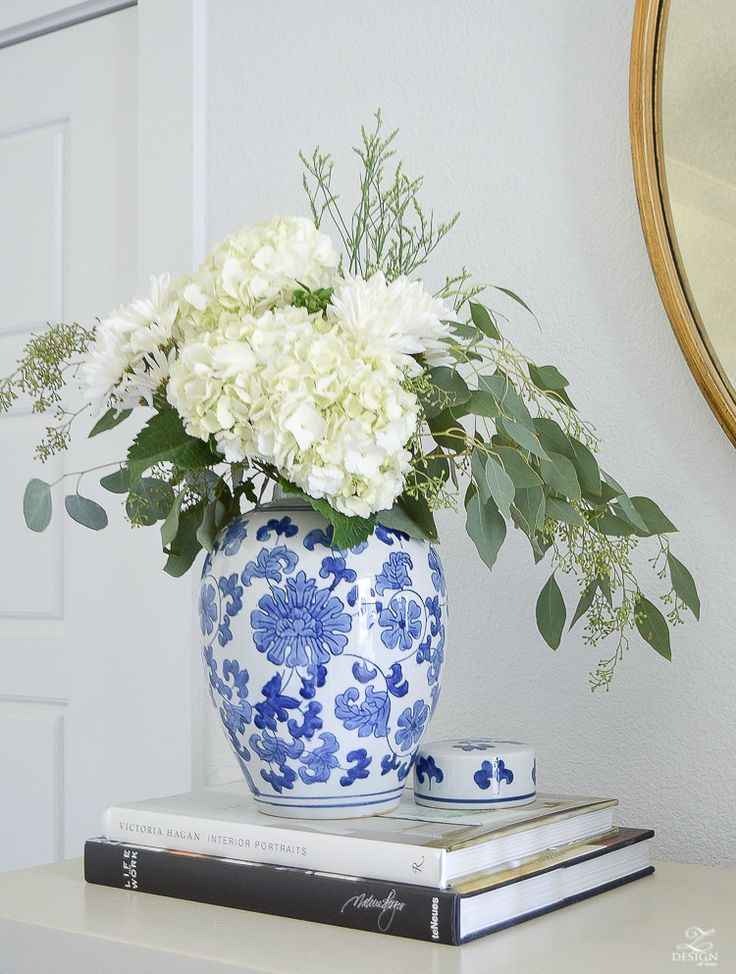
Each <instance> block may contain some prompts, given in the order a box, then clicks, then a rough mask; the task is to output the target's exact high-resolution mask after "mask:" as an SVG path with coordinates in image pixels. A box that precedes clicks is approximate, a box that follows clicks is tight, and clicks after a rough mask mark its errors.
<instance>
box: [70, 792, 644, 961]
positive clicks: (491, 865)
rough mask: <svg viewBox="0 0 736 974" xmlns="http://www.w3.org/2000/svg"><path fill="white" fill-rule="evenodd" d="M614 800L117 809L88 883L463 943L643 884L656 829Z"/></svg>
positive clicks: (188, 801)
mask: <svg viewBox="0 0 736 974" xmlns="http://www.w3.org/2000/svg"><path fill="white" fill-rule="evenodd" d="M615 805H616V801H615V800H612V799H608V800H606V799H596V798H570V797H563V796H559V795H542V794H540V795H539V796H538V797H537V799H536V800H535V801H534V802H533V803H532V804H530V805H525V806H522V807H519V808H511V809H504V808H494V809H492V810H489V811H456V812H446V811H444V810H434V809H431V808H422V807H420V806H419V805H416V804H415V803H414V801H413V798H412V796H411V793H407V794H406V795H405V796H404V797H403V798H402V800H401V803H400V804H399V806H398V808H397V809H396V811H394V812H392V813H390V814H387V815H380V816H375V817H372V818H362V819H349V820H335V821H325V822H321V821H306V820H301V819H277V818H268V817H267V816H265V815H263V814H262V813H261V812H259V811H258V810H257V809H256V808H255V806H254V804H253V802H252V800H251V799H250V797H249V796H247V795H246V793H245V786H244V784H242V783H240V782H238V783H236V784H232V785H228V786H224V787H220V788H209V789H202V790H200V791H194V792H190V793H188V794H185V795H175V796H173V797H171V798H162V799H157V800H151V801H144V802H138V803H135V804H129V805H121V806H115V807H113V808H110V809H109V810H108V811H107V813H106V816H105V823H104V837H102V838H97V839H91V840H90V841H88V842H87V843H86V846H85V857H84V863H85V878H86V880H87V882H89V883H97V884H100V885H103V886H113V887H117V888H121V889H127V890H131V891H137V892H143V893H154V894H158V895H161V896H173V897H178V898H179V899H185V900H196V901H200V902H203V903H212V904H216V905H219V906H226V907H234V908H237V909H241V910H252V911H254V912H258V913H271V914H276V915H279V916H285V917H294V918H296V919H300V920H312V921H316V922H318V923H330V924H335V925H338V926H342V927H352V928H354V929H357V930H370V931H375V932H378V933H385V934H391V935H395V936H399V937H411V938H414V939H416V940H428V941H434V942H438V943H445V944H461V943H464V942H465V941H468V940H472V939H474V938H476V937H480V936H483V935H485V934H488V933H492V932H494V931H495V930H499V929H501V928H503V927H507V926H510V925H512V924H515V923H520V922H521V921H523V920H528V919H530V918H531V917H534V916H538V915H539V914H541V913H547V912H549V911H551V910H555V909H558V908H560V907H562V906H567V905H568V904H570V903H574V902H576V901H577V900H580V899H584V898H586V897H589V896H593V895H594V894H596V893H601V892H603V891H605V890H609V889H611V888H613V887H615V886H620V885H621V884H623V883H627V882H630V881H631V880H634V879H639V878H640V877H643V876H647V875H649V874H650V873H651V872H653V871H654V870H653V867H652V866H651V865H650V864H649V844H650V843H649V840H650V839H651V838H652V836H653V834H654V833H653V832H651V831H647V830H643V829H616V828H614V827H613V808H614V806H615Z"/></svg>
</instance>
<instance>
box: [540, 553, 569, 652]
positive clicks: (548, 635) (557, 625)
mask: <svg viewBox="0 0 736 974" xmlns="http://www.w3.org/2000/svg"><path fill="white" fill-rule="evenodd" d="M536 614H537V627H538V629H539V631H540V633H541V634H542V637H543V638H544V641H545V642H546V643H547V645H548V646H549V647H550V649H557V648H558V646H559V645H560V640H561V639H562V631H563V629H564V628H565V619H566V612H565V600H564V599H563V598H562V592H561V591H560V586H559V585H558V584H557V581H556V580H555V573H554V572H552V574H551V575H550V577H549V579H548V580H547V582H546V584H545V586H544V588H543V589H542V591H541V592H540V593H539V598H538V599H537V610H536Z"/></svg>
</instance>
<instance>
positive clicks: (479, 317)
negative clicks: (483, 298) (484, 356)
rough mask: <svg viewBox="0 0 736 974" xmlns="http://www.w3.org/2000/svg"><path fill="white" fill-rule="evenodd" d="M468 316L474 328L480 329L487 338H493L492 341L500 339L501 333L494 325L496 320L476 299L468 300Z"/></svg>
mask: <svg viewBox="0 0 736 974" xmlns="http://www.w3.org/2000/svg"><path fill="white" fill-rule="evenodd" d="M470 317H471V318H472V319H473V324H474V325H475V327H476V328H478V329H480V331H482V332H483V334H484V335H487V336H488V337H489V338H492V339H494V341H500V340H501V335H500V333H499V331H498V328H497V327H496V322H495V321H494V320H493V317H492V315H491V313H490V311H489V310H488V308H486V307H484V306H483V305H482V304H478V302H477V301H471V302H470Z"/></svg>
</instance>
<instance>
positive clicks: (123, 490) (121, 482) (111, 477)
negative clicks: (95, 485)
mask: <svg viewBox="0 0 736 974" xmlns="http://www.w3.org/2000/svg"><path fill="white" fill-rule="evenodd" d="M100 485H101V486H102V487H104V488H105V490H109V491H110V493H111V494H127V493H128V491H129V490H130V474H129V473H128V468H127V467H120V469H119V470H116V471H115V472H114V473H109V474H107V475H106V476H105V477H102V478H101V479H100Z"/></svg>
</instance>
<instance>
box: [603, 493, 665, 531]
mask: <svg viewBox="0 0 736 974" xmlns="http://www.w3.org/2000/svg"><path fill="white" fill-rule="evenodd" d="M611 510H613V511H614V512H615V513H616V514H617V515H618V516H619V517H623V518H624V520H626V521H628V522H629V524H630V525H631V526H632V527H633V529H634V533H635V534H641V535H644V536H646V535H649V534H652V533H653V532H651V531H650V530H649V528H648V527H647V523H646V521H645V520H644V518H643V517H642V516H641V515H640V514H639V512H638V511H637V509H636V507H634V503H633V501H632V500H631V498H630V497H628V496H627V495H626V494H619V496H618V497H617V498H616V503H615V504H612V505H611ZM660 513H661V512H660Z"/></svg>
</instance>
